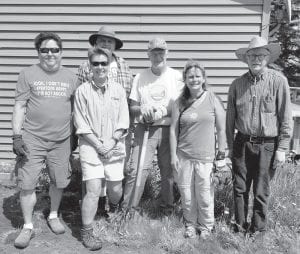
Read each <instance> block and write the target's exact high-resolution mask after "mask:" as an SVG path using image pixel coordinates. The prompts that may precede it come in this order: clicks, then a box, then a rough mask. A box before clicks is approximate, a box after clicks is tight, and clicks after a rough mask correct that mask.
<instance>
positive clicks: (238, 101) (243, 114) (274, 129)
mask: <svg viewBox="0 0 300 254" xmlns="http://www.w3.org/2000/svg"><path fill="white" fill-rule="evenodd" d="M235 129H237V130H238V131H239V132H241V133H243V134H246V135H253V136H258V137H276V136H278V142H279V143H278V149H280V150H283V151H285V150H287V149H288V148H289V142H290V137H291V134H292V116H291V102H290V93H289V85H288V82H287V79H286V78H285V77H284V76H283V75H282V74H281V73H279V72H278V71H275V70H272V69H266V70H265V71H264V72H263V73H262V75H261V76H259V77H254V76H253V75H251V73H250V72H247V73H245V74H244V75H242V76H241V77H239V78H237V79H235V80H234V81H233V83H232V84H231V86H230V89H229V93H228V104H227V115H226V136H227V142H228V148H229V149H230V150H232V148H233V140H234V131H235Z"/></svg>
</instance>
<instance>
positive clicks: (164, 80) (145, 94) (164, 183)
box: [123, 38, 183, 210]
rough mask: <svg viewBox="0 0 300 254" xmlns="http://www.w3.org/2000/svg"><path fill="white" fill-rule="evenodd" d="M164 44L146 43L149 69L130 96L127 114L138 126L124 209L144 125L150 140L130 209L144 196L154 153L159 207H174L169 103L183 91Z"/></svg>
mask: <svg viewBox="0 0 300 254" xmlns="http://www.w3.org/2000/svg"><path fill="white" fill-rule="evenodd" d="M167 54H168V49H167V43H166V42H165V40H164V39H161V38H154V39H152V40H150V42H149V44H148V57H149V59H150V62H151V67H150V68H148V69H146V70H144V71H143V72H141V73H139V74H137V75H136V76H135V79H134V81H133V85H132V90H131V93H130V97H129V98H130V99H131V103H130V111H131V113H132V114H133V115H134V116H135V117H136V119H137V121H138V124H137V126H136V128H135V132H134V144H133V151H132V155H131V156H132V158H131V163H130V169H129V175H128V176H127V179H126V183H125V188H124V202H123V206H124V207H126V206H128V205H129V203H130V198H131V195H132V194H133V190H134V185H135V180H136V176H137V169H138V164H139V162H138V160H139V154H140V150H141V147H142V144H143V143H144V142H143V135H144V132H145V127H146V125H148V126H150V127H149V138H148V140H147V146H146V158H145V161H144V163H143V169H142V172H141V173H142V177H141V179H142V182H141V184H140V186H139V187H138V189H137V190H135V191H134V192H135V193H137V198H135V199H134V203H133V204H130V205H129V206H132V207H137V206H138V203H139V200H140V198H141V196H142V194H143V190H144V186H145V182H146V179H147V176H148V172H149V169H151V168H152V161H153V157H154V155H155V151H156V150H157V159H158V166H159V168H160V174H161V208H163V209H164V210H170V209H169V208H172V206H173V174H172V168H171V165H170V161H171V159H170V144H169V129H170V123H171V117H170V116H171V114H170V113H171V101H172V100H175V99H176V98H177V97H178V95H179V93H180V92H181V89H182V88H183V83H182V77H181V74H180V72H178V71H176V70H174V69H172V68H170V67H168V66H167Z"/></svg>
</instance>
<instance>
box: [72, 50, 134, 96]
mask: <svg viewBox="0 0 300 254" xmlns="http://www.w3.org/2000/svg"><path fill="white" fill-rule="evenodd" d="M113 57H114V59H115V60H116V63H117V67H118V68H117V80H116V82H117V83H119V84H121V85H122V86H123V87H124V89H125V91H126V96H127V98H128V97H129V94H130V91H131V87H132V81H133V75H132V72H131V70H130V68H129V66H128V64H127V63H126V61H125V60H124V59H123V58H121V57H118V56H116V55H115V54H113ZM77 75H78V80H79V82H80V84H82V83H84V82H86V81H90V80H91V77H92V75H93V72H92V69H91V67H90V63H89V61H85V62H83V63H82V64H81V65H80V66H79V68H78V74H77ZM108 75H109V74H108Z"/></svg>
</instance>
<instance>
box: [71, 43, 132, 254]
mask: <svg viewBox="0 0 300 254" xmlns="http://www.w3.org/2000/svg"><path fill="white" fill-rule="evenodd" d="M111 57H112V56H111V51H109V50H108V49H105V48H103V49H101V48H90V49H89V51H88V58H89V63H90V66H91V68H92V72H93V76H92V78H91V80H90V81H88V82H85V83H83V84H82V85H81V86H79V87H78V89H77V91H76V95H75V104H74V121H75V126H76V134H77V135H79V156H80V162H81V169H82V180H83V182H84V183H85V186H86V193H85V194H84V196H83V200H82V203H81V207H82V208H81V214H82V225H83V228H82V230H81V235H82V241H83V244H84V246H85V247H87V248H88V249H90V250H97V249H100V248H101V246H102V245H101V241H100V239H98V238H97V237H96V236H95V235H94V233H93V220H94V217H95V214H96V212H97V206H98V200H99V196H100V195H101V193H102V189H103V186H104V183H106V186H107V193H108V198H109V200H110V202H111V204H112V206H113V207H115V206H117V204H118V203H119V201H120V199H121V196H122V180H123V177H124V176H123V168H124V162H125V156H126V152H125V136H126V134H127V130H128V127H129V112H128V106H127V100H126V93H125V91H124V89H123V87H122V86H121V85H120V84H118V83H116V82H114V81H113V80H112V79H109V78H108V70H109V68H110V67H109V65H110V63H111Z"/></svg>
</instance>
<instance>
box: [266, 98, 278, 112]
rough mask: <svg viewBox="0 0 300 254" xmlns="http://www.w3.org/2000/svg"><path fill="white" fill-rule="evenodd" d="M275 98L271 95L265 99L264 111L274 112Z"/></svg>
mask: <svg viewBox="0 0 300 254" xmlns="http://www.w3.org/2000/svg"><path fill="white" fill-rule="evenodd" d="M275 109H276V105H275V98H274V97H271V96H266V97H265V98H264V99H263V112H264V113H273V112H275Z"/></svg>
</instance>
